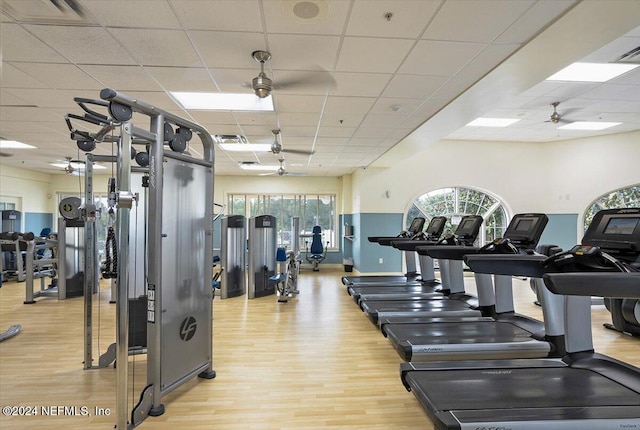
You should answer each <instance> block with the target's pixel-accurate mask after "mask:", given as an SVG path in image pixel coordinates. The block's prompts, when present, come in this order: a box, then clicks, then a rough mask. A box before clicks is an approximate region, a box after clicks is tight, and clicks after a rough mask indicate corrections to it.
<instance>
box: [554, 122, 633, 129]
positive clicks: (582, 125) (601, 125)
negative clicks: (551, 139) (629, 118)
mask: <svg viewBox="0 0 640 430" xmlns="http://www.w3.org/2000/svg"><path fill="white" fill-rule="evenodd" d="M620 124H622V123H621V122H603V121H599V122H595V121H576V122H572V123H569V124H566V125H563V126H562V127H558V130H604V129H607V128H611V127H615V126H616V125H620Z"/></svg>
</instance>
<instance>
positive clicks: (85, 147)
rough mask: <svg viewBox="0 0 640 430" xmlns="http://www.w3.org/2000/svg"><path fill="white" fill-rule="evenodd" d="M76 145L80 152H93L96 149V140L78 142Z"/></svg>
mask: <svg viewBox="0 0 640 430" xmlns="http://www.w3.org/2000/svg"><path fill="white" fill-rule="evenodd" d="M76 145H77V146H78V149H79V150H80V151H84V152H91V151H93V150H94V149H96V142H95V140H78V141H76Z"/></svg>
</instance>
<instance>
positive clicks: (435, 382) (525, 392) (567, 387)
mask: <svg viewBox="0 0 640 430" xmlns="http://www.w3.org/2000/svg"><path fill="white" fill-rule="evenodd" d="M405 378H406V381H407V383H408V384H409V386H410V387H411V389H412V391H413V392H414V394H415V395H416V397H417V398H418V400H419V401H420V403H421V404H422V405H423V406H425V408H426V409H427V410H428V411H429V410H430V411H489V410H501V411H503V412H502V413H503V414H505V413H506V414H507V415H509V414H510V413H511V412H510V411H509V410H515V411H517V410H529V415H530V416H532V415H536V416H537V415H538V414H539V416H540V419H554V417H553V416H551V412H550V409H552V408H553V409H555V410H556V411H558V412H560V413H561V414H562V410H563V408H571V409H573V408H579V409H582V408H591V407H598V406H607V407H611V406H633V407H634V409H635V410H636V416H637V417H639V418H640V394H639V393H637V392H634V391H633V390H630V389H628V388H626V387H623V386H621V385H620V384H617V383H615V382H613V381H611V380H610V379H608V378H606V377H604V376H602V375H600V374H598V373H594V372H592V371H589V370H585V369H575V368H570V367H556V368H535V367H531V368H512V369H509V368H505V369H500V368H493V369H492V368H485V369H474V370H463V369H459V370H434V371H422V372H409V373H408V374H407V375H406V377H405ZM515 411H514V413H513V415H514V416H513V418H514V419H518V418H517V415H519V413H517V412H515ZM585 413H586V412H585ZM466 414H470V415H474V414H473V413H469V412H466ZM456 415H459V414H458V413H456ZM477 415H482V413H480V414H477ZM489 415H491V414H489ZM579 415H580V414H579ZM497 418H498V417H497V416H495V415H494V416H493V420H494V421H497ZM529 418H531V417H529ZM561 418H562V416H558V417H556V418H555V419H561ZM499 419H500V420H509V416H500V417H499Z"/></svg>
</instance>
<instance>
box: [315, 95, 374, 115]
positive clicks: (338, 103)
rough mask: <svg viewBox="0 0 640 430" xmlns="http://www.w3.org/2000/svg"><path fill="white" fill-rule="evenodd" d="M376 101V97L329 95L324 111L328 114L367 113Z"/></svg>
mask: <svg viewBox="0 0 640 430" xmlns="http://www.w3.org/2000/svg"><path fill="white" fill-rule="evenodd" d="M375 102H376V99H375V98H374V97H337V96H329V97H328V98H327V104H326V105H325V108H324V111H325V113H328V114H366V113H367V112H369V111H370V110H371V107H372V106H373V104H374V103H375Z"/></svg>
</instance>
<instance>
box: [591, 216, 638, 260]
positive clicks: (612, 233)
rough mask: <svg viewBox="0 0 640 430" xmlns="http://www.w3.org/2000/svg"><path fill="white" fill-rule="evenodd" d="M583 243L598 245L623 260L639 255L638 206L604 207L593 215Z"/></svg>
mask: <svg viewBox="0 0 640 430" xmlns="http://www.w3.org/2000/svg"><path fill="white" fill-rule="evenodd" d="M582 244H583V245H591V246H598V247H600V248H602V249H603V250H604V251H605V252H607V253H609V254H612V255H615V256H616V257H617V258H620V259H622V260H624V261H630V262H633V261H636V260H637V259H638V257H639V256H640V208H628V209H606V210H602V211H600V212H598V213H596V215H595V216H594V217H593V220H592V221H591V224H589V228H587V231H586V233H585V234H584V237H583V238H582Z"/></svg>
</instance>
